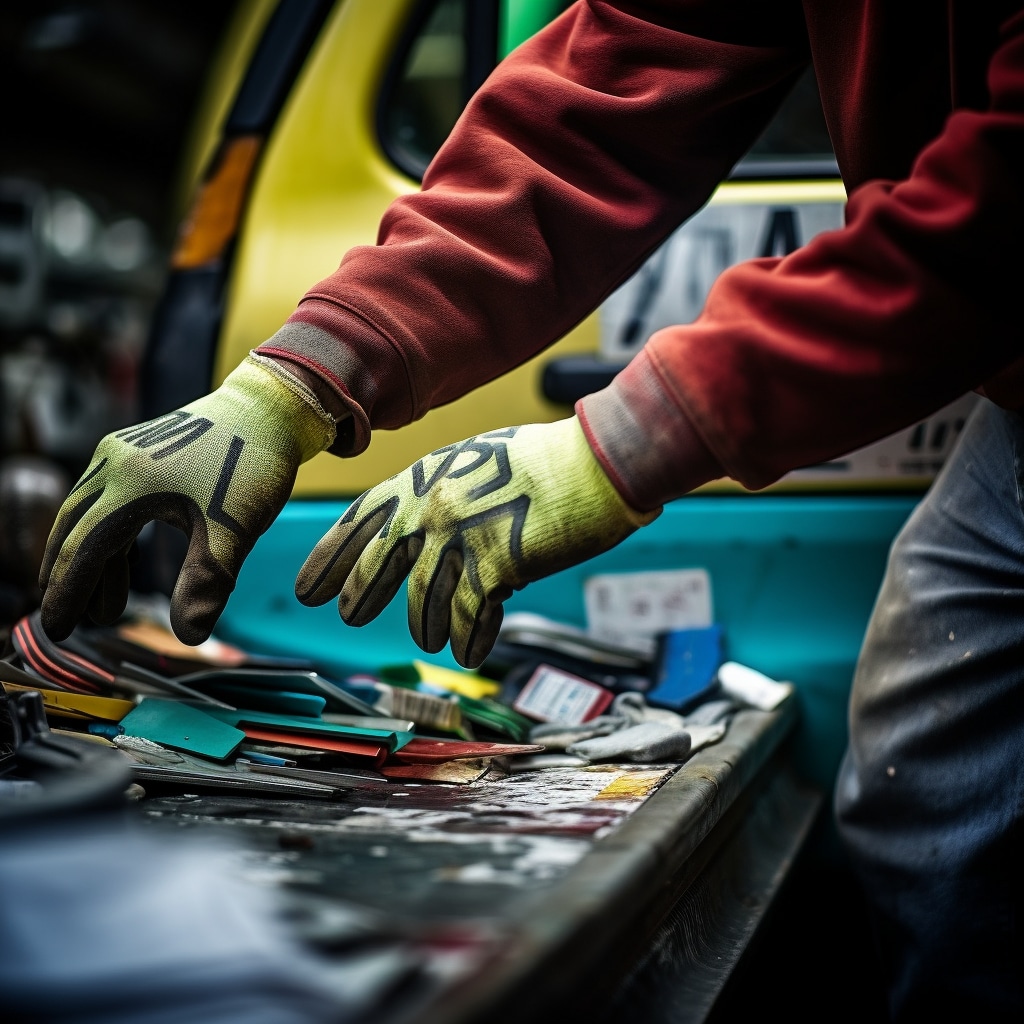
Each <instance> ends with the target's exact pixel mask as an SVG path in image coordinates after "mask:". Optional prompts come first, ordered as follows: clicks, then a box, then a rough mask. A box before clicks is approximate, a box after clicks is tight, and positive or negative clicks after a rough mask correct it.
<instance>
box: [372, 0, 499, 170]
mask: <svg viewBox="0 0 1024 1024" xmlns="http://www.w3.org/2000/svg"><path fill="white" fill-rule="evenodd" d="M441 2H442V0H422V2H421V3H420V4H418V5H417V6H416V9H415V10H414V11H413V12H412V15H411V16H410V17H409V19H408V21H407V22H406V24H405V28H404V29H403V31H402V34H401V35H400V36H399V38H398V43H397V45H396V46H395V49H394V52H393V54H392V57H391V60H390V61H389V63H388V67H387V70H386V71H385V73H384V78H383V80H382V82H381V87H380V91H379V92H378V94H377V109H376V114H375V124H376V130H377V141H378V142H379V143H380V147H381V149H382V150H383V152H384V155H385V156H386V157H387V158H388V159H389V160H390V161H391V162H392V163H393V164H394V165H395V167H397V168H398V169H399V170H400V171H401V172H402V173H403V174H407V175H408V176H409V177H410V178H412V179H413V180H414V181H422V180H423V173H424V171H425V170H426V166H425V165H422V164H421V163H420V162H419V161H418V160H417V159H415V158H414V156H413V154H411V153H410V152H408V150H405V149H403V148H402V147H401V146H397V145H395V143H394V140H393V139H390V138H389V136H388V127H387V113H386V112H387V110H388V108H389V106H390V104H391V99H392V97H393V96H394V93H395V89H396V88H397V86H398V83H399V82H400V81H401V76H402V70H403V69H404V67H405V65H406V61H407V60H408V58H409V52H410V51H411V50H412V47H413V44H414V43H415V42H416V40H417V39H418V38H419V35H420V33H421V32H422V31H423V26H424V25H426V23H427V21H428V20H429V18H430V16H431V15H432V14H433V13H434V11H435V10H436V8H437V6H438V4H440V3H441ZM499 5H500V0H466V24H465V28H464V32H465V40H466V67H465V69H464V71H463V76H464V77H463V83H462V88H463V99H464V102H465V103H468V102H469V100H470V97H471V96H472V95H473V93H474V92H476V90H477V89H478V88H479V87H480V86H481V85H482V84H483V82H484V79H486V78H487V76H488V75H489V74H490V73H491V72H492V71H493V70H494V69H495V68H496V67H497V65H498V27H499V23H500V13H499Z"/></svg>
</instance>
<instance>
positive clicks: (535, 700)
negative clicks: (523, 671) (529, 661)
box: [512, 665, 612, 725]
mask: <svg viewBox="0 0 1024 1024" xmlns="http://www.w3.org/2000/svg"><path fill="white" fill-rule="evenodd" d="M611 699H612V695H611V693H610V692H609V691H608V690H606V689H604V687H603V686H598V685H597V684H596V683H592V682H590V681H589V680H587V679H581V678H580V677H579V676H574V675H570V674H569V673H568V672H562V671H560V670H559V669H557V668H552V667H551V666H550V665H539V666H538V667H537V669H536V671H535V672H534V673H533V675H532V676H530V679H529V681H528V682H527V684H526V685H525V686H524V687H523V688H522V690H521V691H520V693H519V696H518V697H516V699H515V702H514V703H513V705H512V706H513V707H514V708H515V710H516V711H518V712H519V713H520V714H521V715H526V716H527V718H535V719H537V720H538V721H541V722H557V723H558V724H559V725H579V724H580V723H581V722H586V721H589V720H590V719H591V718H594V717H596V716H597V715H599V714H600V713H601V712H602V711H603V710H604V709H605V708H606V707H607V706H608V705H609V704H610V703H611Z"/></svg>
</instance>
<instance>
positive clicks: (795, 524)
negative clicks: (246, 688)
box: [217, 495, 918, 786]
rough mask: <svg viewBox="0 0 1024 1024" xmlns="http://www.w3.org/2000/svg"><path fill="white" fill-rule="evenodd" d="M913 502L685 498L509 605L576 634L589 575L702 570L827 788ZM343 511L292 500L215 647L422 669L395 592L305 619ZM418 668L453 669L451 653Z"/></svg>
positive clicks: (730, 633)
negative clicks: (787, 694)
mask: <svg viewBox="0 0 1024 1024" xmlns="http://www.w3.org/2000/svg"><path fill="white" fill-rule="evenodd" d="M917 500H918V499H917V498H916V497H913V496H893V495H879V496H875V495H864V496H846V495H842V496H822V497H813V496H807V495H801V496H771V495H757V496H751V495H735V496H707V497H705V496H696V495H694V496H690V497H687V498H683V499H681V500H679V501H676V502H673V503H671V504H670V505H668V506H667V507H666V509H665V512H664V513H663V515H662V516H661V517H660V518H659V519H658V520H656V521H655V522H654V523H652V524H651V525H650V526H648V527H646V528H644V529H643V530H640V531H638V532H637V533H635V534H633V536H631V537H629V538H628V539H627V540H626V541H625V542H623V543H622V544H620V545H619V546H618V547H617V548H615V549H613V550H612V551H609V552H606V553H605V554H604V555H601V556H600V557H598V558H595V559H592V560H591V561H589V562H587V563H585V564H583V565H581V566H577V567H575V568H573V569H567V570H565V571H563V572H561V573H558V574H557V575H555V576H552V577H549V578H548V579H545V580H541V581H538V582H537V583H533V584H531V585H530V586H528V587H527V588H526V589H525V590H523V591H521V592H520V593H517V594H515V595H514V596H513V598H512V599H511V600H509V601H508V602H507V604H506V608H507V610H508V611H530V612H535V613H537V614H540V615H546V616H550V617H551V618H554V619H559V620H561V621H564V622H569V623H572V624H573V625H578V626H583V625H585V612H584V600H583V583H584V580H585V579H586V578H587V577H589V576H592V575H595V574H597V573H618V572H640V571H650V570H663V569H694V568H701V569H705V570H706V571H707V573H708V575H709V577H710V580H711V590H712V599H713V606H714V612H715V620H716V621H717V622H718V623H719V624H720V625H721V626H722V628H723V630H724V633H725V645H726V646H725V649H726V656H727V657H728V658H731V659H733V660H735V661H739V662H741V663H743V664H745V665H749V666H750V667H752V668H756V669H758V670H760V671H762V672H764V673H766V674H767V675H769V676H772V677H773V678H776V679H786V680H790V681H792V682H793V683H794V684H796V686H797V690H798V698H799V700H800V702H801V714H802V719H801V720H802V727H801V730H800V734H799V735H798V737H797V756H798V761H799V762H800V765H801V766H802V768H803V770H804V772H805V773H806V774H807V775H808V776H809V777H810V778H811V779H812V780H815V781H817V782H819V783H820V784H822V785H824V786H831V783H832V779H833V778H834V775H835V771H836V769H837V767H838V763H839V759H840V757H841V755H842V751H843V748H844V746H845V742H846V701H847V695H848V692H849V686H850V681H851V679H852V674H853V668H854V663H855V661H856V657H857V651H858V648H859V646H860V642H861V639H862V637H863V633H864V628H865V626H866V624H867V620H868V616H869V615H870V612H871V608H872V605H873V603H874V599H875V595H876V592H877V589H878V585H879V583H880V581H881V577H882V573H883V570H884V567H885V560H886V556H887V553H888V549H889V545H890V543H891V541H892V539H893V537H894V536H895V534H896V532H897V530H898V529H899V528H900V526H901V525H902V524H903V522H904V521H905V520H906V518H907V516H908V515H909V514H910V512H911V510H912V509H913V507H914V505H915V503H916V501H917ZM346 508H347V502H341V501H291V502H289V503H288V504H287V505H286V506H285V508H284V510H283V512H282V513H281V515H280V516H279V517H278V519H277V521H276V522H275V523H274V524H273V526H271V528H270V529H269V530H268V531H267V533H266V534H264V536H263V537H261V538H260V540H259V542H258V543H257V545H256V547H255V548H254V550H253V552H252V554H251V555H250V556H249V558H248V560H247V561H246V563H245V566H244V568H243V570H242V573H241V575H240V577H239V580H238V585H237V587H236V589H235V592H234V594H233V595H232V597H231V600H230V601H229V603H228V606H227V609H226V610H225V612H224V615H223V616H222V618H221V621H220V623H219V624H218V627H217V635H218V636H219V637H221V638H222V639H224V640H229V641H233V642H235V643H237V644H239V645H241V646H243V647H245V648H246V649H249V650H252V651H254V652H260V653H274V654H291V655H301V656H304V657H308V658H311V659H313V660H315V661H316V662H317V663H318V664H319V665H320V667H321V670H322V671H324V672H325V673H328V674H334V675H335V676H344V675H347V674H349V673H351V672H357V671H371V672H372V671H373V670H374V669H375V668H377V667H379V666H381V665H385V664H394V663H397V662H403V661H408V660H410V659H412V658H427V656H425V655H424V654H423V652H422V651H421V650H420V649H419V648H418V647H416V645H415V644H414V643H413V642H412V640H411V639H410V637H409V631H408V627H407V625H406V605H405V596H404V593H402V592H400V593H399V595H398V597H397V598H396V599H395V600H394V601H393V602H392V603H391V605H389V607H388V608H387V609H385V611H384V612H383V613H382V614H381V615H380V616H379V617H378V618H377V619H376V620H374V621H373V622H371V623H369V624H368V625H366V626H363V627H360V628H358V629H357V628H353V627H349V626H346V625H345V624H344V623H343V622H342V621H341V619H340V618H339V617H338V614H337V609H336V607H335V604H334V602H331V603H329V604H327V605H325V606H323V607H321V608H306V607H303V606H302V605H300V604H299V602H298V601H297V600H296V598H295V596H294V590H293V586H294V580H295V575H296V573H297V572H298V570H299V568H300V566H301V565H302V563H303V561H304V560H305V558H306V555H307V554H308V553H309V551H310V550H311V549H312V547H313V546H314V545H315V544H316V542H317V541H318V540H319V539H320V537H321V536H322V535H323V534H324V533H325V532H326V531H327V530H328V529H329V527H330V526H331V525H332V524H333V523H334V521H335V520H336V519H337V518H338V517H339V516H341V515H342V514H343V513H344V511H345V509H346ZM427 660H431V661H433V662H435V663H437V664H441V665H445V666H448V667H452V668H454V667H457V666H456V663H455V661H454V660H453V659H452V658H451V655H450V653H449V652H448V650H447V649H445V650H444V651H443V652H442V653H441V654H438V655H431V656H429V658H428V659H427Z"/></svg>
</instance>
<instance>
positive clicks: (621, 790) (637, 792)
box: [594, 769, 666, 800]
mask: <svg viewBox="0 0 1024 1024" xmlns="http://www.w3.org/2000/svg"><path fill="white" fill-rule="evenodd" d="M665 774H666V773H665V771H664V769H662V770H660V771H656V772H654V771H647V772H629V773H628V774H626V775H620V776H619V777H618V778H617V779H615V781H614V782H610V783H609V784H608V785H607V786H605V787H604V789H602V790H601V792H600V793H598V794H597V796H595V797H594V799H595V800H645V799H646V798H647V797H648V796H650V794H651V793H652V792H653V791H654V790H655V789H657V787H658V785H659V784H660V783H661V780H662V779H664V778H665Z"/></svg>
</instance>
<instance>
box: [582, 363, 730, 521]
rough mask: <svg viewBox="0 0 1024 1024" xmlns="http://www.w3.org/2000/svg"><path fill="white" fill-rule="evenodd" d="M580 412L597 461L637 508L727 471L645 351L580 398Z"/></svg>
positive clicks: (657, 502)
mask: <svg viewBox="0 0 1024 1024" xmlns="http://www.w3.org/2000/svg"><path fill="white" fill-rule="evenodd" d="M576 415H577V416H578V417H579V420H580V423H581V424H582V426H583V431H584V433H585V434H586V436H587V440H588V441H589V443H590V447H591V448H592V449H593V451H594V454H595V455H596V456H597V458H598V461H599V462H600V463H601V465H602V466H603V467H604V470H605V472H606V473H607V474H608V476H609V478H610V479H611V481H612V483H614V484H615V487H616V489H617V490H618V491H619V493H620V494H621V495H622V497H623V498H624V499H625V500H626V502H628V504H630V505H631V506H632V507H633V508H635V509H636V510H637V511H640V512H648V511H651V510H653V509H656V508H659V507H661V506H662V505H664V504H665V502H667V501H671V500H672V499H673V498H679V497H682V496H683V495H684V494H688V493H689V492H690V491H692V490H693V489H694V488H695V487H700V486H701V484H706V483H708V482H709V481H711V480H716V479H718V478H719V477H721V476H724V475H725V472H724V470H723V469H722V466H721V464H720V463H719V461H718V459H717V458H716V457H715V456H714V454H713V453H712V452H711V449H710V448H708V446H707V444H705V442H704V440H703V439H702V438H701V436H700V434H699V433H698V432H697V429H696V427H694V425H693V423H692V421H691V420H690V418H689V417H688V416H687V415H686V413H685V412H683V410H682V409H681V408H680V407H679V406H678V405H676V403H675V402H674V401H673V400H672V397H671V395H669V394H668V393H667V392H666V390H665V389H664V387H663V386H662V383H661V379H660V377H659V375H658V373H657V370H656V369H655V367H654V365H653V363H652V362H651V361H650V360H649V358H648V357H647V355H646V353H645V352H644V351H643V350H641V351H640V352H639V353H638V354H637V355H636V356H635V357H634V358H633V360H632V361H631V362H630V364H629V365H628V366H627V367H626V368H625V369H624V370H623V371H622V372H621V373H619V374H618V375H617V376H616V377H615V379H614V380H613V381H612V382H611V384H609V385H608V387H606V388H604V389H602V390H601V391H595V392H594V393H593V394H591V395H587V396H586V397H584V398H581V399H580V400H579V401H578V402H577V403H576Z"/></svg>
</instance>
